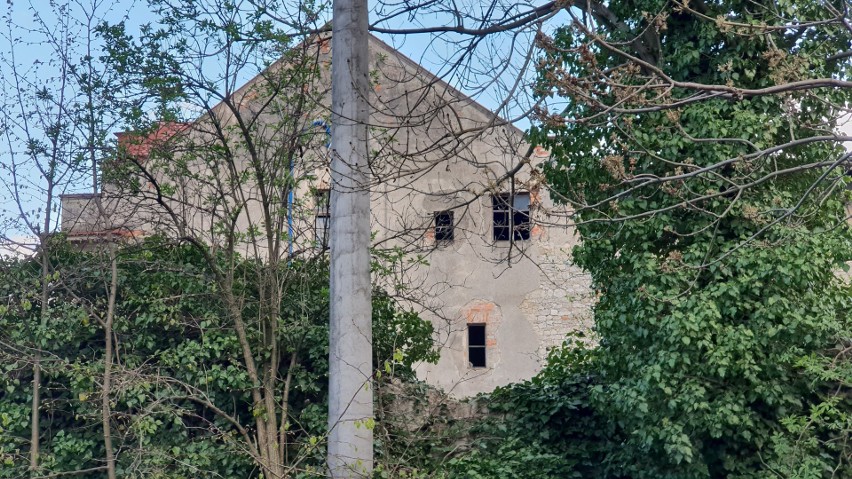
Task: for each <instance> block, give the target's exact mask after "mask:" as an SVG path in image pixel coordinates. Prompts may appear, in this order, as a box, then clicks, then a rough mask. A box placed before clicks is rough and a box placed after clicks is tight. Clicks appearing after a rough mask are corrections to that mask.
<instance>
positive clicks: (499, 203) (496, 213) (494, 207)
mask: <svg viewBox="0 0 852 479" xmlns="http://www.w3.org/2000/svg"><path fill="white" fill-rule="evenodd" d="M519 198H522V200H521V201H518V199H519ZM531 206H532V198H531V196H530V193H529V192H528V191H516V192H515V193H514V194H512V193H496V194H493V195H491V211H492V215H491V231H492V235H491V236H492V238H493V240H494V241H527V240H529V239H530V236H531V232H532V216H531V215H530V208H531ZM524 207H525V208H524Z"/></svg>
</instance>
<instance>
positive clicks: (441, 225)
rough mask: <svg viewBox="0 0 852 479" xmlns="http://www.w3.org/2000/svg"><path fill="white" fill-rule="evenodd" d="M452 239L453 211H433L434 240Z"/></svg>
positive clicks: (447, 240)
mask: <svg viewBox="0 0 852 479" xmlns="http://www.w3.org/2000/svg"><path fill="white" fill-rule="evenodd" d="M452 240H453V212H452V211H436V212H435V241H446V242H449V241H452Z"/></svg>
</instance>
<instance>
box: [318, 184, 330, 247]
mask: <svg viewBox="0 0 852 479" xmlns="http://www.w3.org/2000/svg"><path fill="white" fill-rule="evenodd" d="M330 198H331V190H328V189H318V190H315V191H314V214H315V216H316V217H315V219H314V234H315V235H316V236H315V239H316V242H317V245H319V246H320V247H322V248H323V249H325V248H326V247H328V227H329V222H330V221H329V220H330V218H331V209H330V208H329V206H330Z"/></svg>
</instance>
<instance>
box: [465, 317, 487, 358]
mask: <svg viewBox="0 0 852 479" xmlns="http://www.w3.org/2000/svg"><path fill="white" fill-rule="evenodd" d="M474 328H476V329H479V328H481V329H482V332H481V335H482V344H473V343H472V336H473V330H474ZM487 334H488V325H487V324H486V323H467V361H468V364H469V365H470V367H471V368H473V369H481V368H487V367H488V335H487ZM474 350H476V351H480V350H481V351H482V353H481V354H482V362H481V363H479V362H478V361H477V362H476V363H474V361H473V356H474V355H472V354H471V353H472V352H473V351H474Z"/></svg>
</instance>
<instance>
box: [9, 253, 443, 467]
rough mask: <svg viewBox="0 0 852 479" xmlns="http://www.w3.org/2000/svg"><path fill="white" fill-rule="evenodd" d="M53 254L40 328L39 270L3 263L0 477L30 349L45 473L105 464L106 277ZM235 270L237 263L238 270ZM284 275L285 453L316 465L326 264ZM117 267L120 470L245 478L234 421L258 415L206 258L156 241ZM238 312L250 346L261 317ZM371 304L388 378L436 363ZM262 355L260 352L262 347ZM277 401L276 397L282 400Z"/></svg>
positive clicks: (79, 260) (24, 420)
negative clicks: (39, 376)
mask: <svg viewBox="0 0 852 479" xmlns="http://www.w3.org/2000/svg"><path fill="white" fill-rule="evenodd" d="M51 251H52V255H53V256H52V258H51V260H52V264H53V265H54V266H55V271H56V274H55V275H54V277H53V281H52V282H51V307H50V318H49V321H48V322H47V327H46V328H44V329H41V328H39V326H38V325H39V311H40V308H41V305H40V304H39V303H38V297H39V295H38V293H39V292H40V286H39V285H40V283H39V281H38V278H39V273H40V270H39V265H38V263H37V262H36V261H33V260H29V259H22V260H9V261H7V262H5V263H4V264H3V265H2V274H0V296H2V297H3V298H5V302H4V305H3V308H2V309H0V331H2V336H0V340H2V345H3V346H2V348H0V354H2V356H0V359H2V360H0V364H2V366H0V367H2V374H0V391H2V392H0V460H2V461H3V464H4V465H3V467H0V477H21V476H22V475H25V474H26V472H25V471H26V467H27V465H28V464H27V461H26V456H27V441H28V438H29V408H30V401H29V400H30V397H29V396H30V391H31V387H32V371H31V368H30V366H29V361H28V356H27V354H28V353H27V351H31V349H30V348H33V347H36V346H39V347H41V348H42V349H43V350H44V351H47V352H48V353H49V354H46V355H45V360H44V377H45V378H44V380H43V381H44V382H43V384H45V385H46V386H45V389H44V391H45V392H44V394H45V397H44V399H43V405H44V406H43V410H42V426H43V429H42V437H43V441H42V442H43V452H42V461H43V467H44V468H45V470H46V471H72V470H80V469H86V468H90V467H95V466H97V465H99V464H101V462H102V460H103V456H104V452H103V438H102V432H101V429H100V413H101V401H100V381H101V379H100V378H101V377H102V376H101V375H102V373H103V338H102V329H101V327H100V321H101V318H102V316H103V315H104V314H105V310H106V298H107V291H108V285H109V268H108V265H104V264H103V261H102V258H101V257H100V256H99V255H97V254H90V253H80V252H75V251H73V250H71V249H69V248H66V247H63V245H62V244H60V243H59V242H57V243H56V244H55V248H53V249H52V250H51ZM243 266H245V267H246V268H250V267H252V266H251V265H249V264H245V265H243ZM241 268H242V266H240V265H237V271H240V269H241ZM287 268H288V270H289V271H288V274H287V276H286V277H287V278H288V282H287V283H286V284H285V285H284V288H283V300H282V308H281V314H280V320H279V321H280V322H279V327H281V328H282V329H284V328H286V329H285V330H286V334H282V335H281V338H282V344H281V345H280V346H281V348H282V350H284V351H285V355H284V359H283V360H282V361H281V364H280V367H279V371H278V373H277V374H279V375H280V376H281V377H285V376H287V375H288V374H291V375H292V381H291V387H290V392H289V398H288V405H289V414H288V418H289V425H288V426H287V427H288V431H289V435H288V436H287V437H288V439H289V443H288V446H287V448H288V454H289V455H290V457H291V458H301V459H300V460H301V461H302V464H303V465H312V467H314V468H315V470H321V469H322V466H323V463H324V458H323V457H322V448H321V447H319V446H318V445H317V444H318V443H317V441H316V438H317V437H322V436H323V435H324V433H325V429H326V423H327V418H326V406H325V401H326V394H327V374H328V285H327V282H328V272H327V265H326V264H325V262H324V261H323V260H316V261H313V262H311V263H310V264H302V263H299V262H293V263H291V264H290V265H288V266H287ZM118 269H119V275H120V276H119V283H118V284H119V290H118V298H117V305H116V319H115V327H114V333H115V337H116V344H117V350H118V351H117V356H116V359H115V364H114V367H113V383H114V385H115V386H114V389H113V391H112V394H111V396H110V403H111V407H112V411H113V417H112V420H111V423H112V427H113V431H114V433H115V435H114V438H113V440H114V441H115V442H116V447H117V448H118V449H119V450H122V451H123V452H122V454H120V455H119V458H118V459H119V463H118V471H119V474H121V475H122V476H125V477H169V478H181V477H185V478H192V477H199V471H204V476H205V477H254V474H255V473H254V472H253V471H254V470H255V467H256V466H255V464H254V461H253V459H252V458H251V457H250V456H249V455H248V454H247V453H246V448H245V444H243V443H241V441H242V438H241V437H240V433H239V431H238V429H237V428H235V427H234V424H233V422H238V423H240V424H242V425H243V427H245V428H246V429H247V430H248V431H251V430H252V428H253V427H254V422H253V417H254V416H255V415H258V414H267V412H266V411H264V410H253V409H252V404H253V401H252V398H251V396H250V393H249V392H250V390H251V381H250V380H249V378H248V374H247V372H246V370H245V368H244V362H243V361H242V358H241V356H240V354H241V350H240V348H239V344H238V340H237V337H236V334H235V332H234V330H233V327H232V323H231V322H230V321H229V320H228V317H227V314H226V313H225V311H224V310H223V308H224V304H223V302H222V299H221V294H220V292H219V291H218V290H217V287H216V286H215V284H216V283H215V282H214V281H213V280H212V277H211V275H210V272H209V268H208V263H207V259H206V258H205V257H204V256H203V255H202V254H201V252H200V251H199V249H198V248H196V247H194V246H188V245H184V246H173V245H169V244H167V243H164V242H162V241H160V240H157V239H151V240H148V241H147V242H146V243H145V244H143V245H142V246H140V247H134V248H128V249H123V250H121V251H120V255H119V265H118ZM250 278H252V276H251V275H245V276H242V279H241V280H240V284H239V285H238V286H237V287H236V288H235V289H236V290H237V291H238V292H239V293H240V294H241V295H245V297H246V298H249V297H251V296H252V295H254V294H256V285H254V284H253V283H252V282H251V281H250ZM245 304H246V306H247V307H246V309H245V311H244V317H245V320H246V324H247V325H248V327H249V329H250V337H251V338H252V339H251V340H252V341H258V342H259V341H260V335H261V334H262V331H260V330H259V329H257V328H256V324H257V323H256V319H255V318H256V316H257V311H256V310H255V309H254V307H253V306H252V303H251V302H249V301H246V302H245ZM374 309H375V311H376V314H375V316H374V328H375V330H376V333H375V337H376V345H377V347H376V362H377V365H380V367H381V368H384V365H385V364H389V365H392V367H393V370H392V373H394V374H402V375H406V374H407V375H408V376H409V377H410V376H411V374H412V373H411V364H412V363H414V362H416V361H422V360H433V359H435V355H436V352H435V351H434V348H433V345H432V338H431V336H432V329H431V326H430V325H429V323H428V322H425V321H423V320H420V319H419V318H418V317H417V315H416V314H414V313H412V312H407V311H404V310H402V309H400V308H399V307H397V306H396V304H395V302H394V300H393V299H392V298H391V297H389V296H388V295H386V294H383V293H381V292H377V294H376V303H375V305H374ZM258 354H261V355H262V354H268V352H267V351H264V350H262V349H259V353H258ZM292 355H295V361H294V362H292V363H291V361H290V359H291V357H292ZM257 359H258V362H260V361H259V360H260V359H261V358H257ZM291 365H292V367H291ZM382 370H383V369H382ZM282 394H283V391H282ZM276 399H277V400H278V401H282V400H283V398H282V396H281V394H279V395H277V397H276ZM213 406H215V408H217V409H218V412H217V410H215V409H214V408H213Z"/></svg>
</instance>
